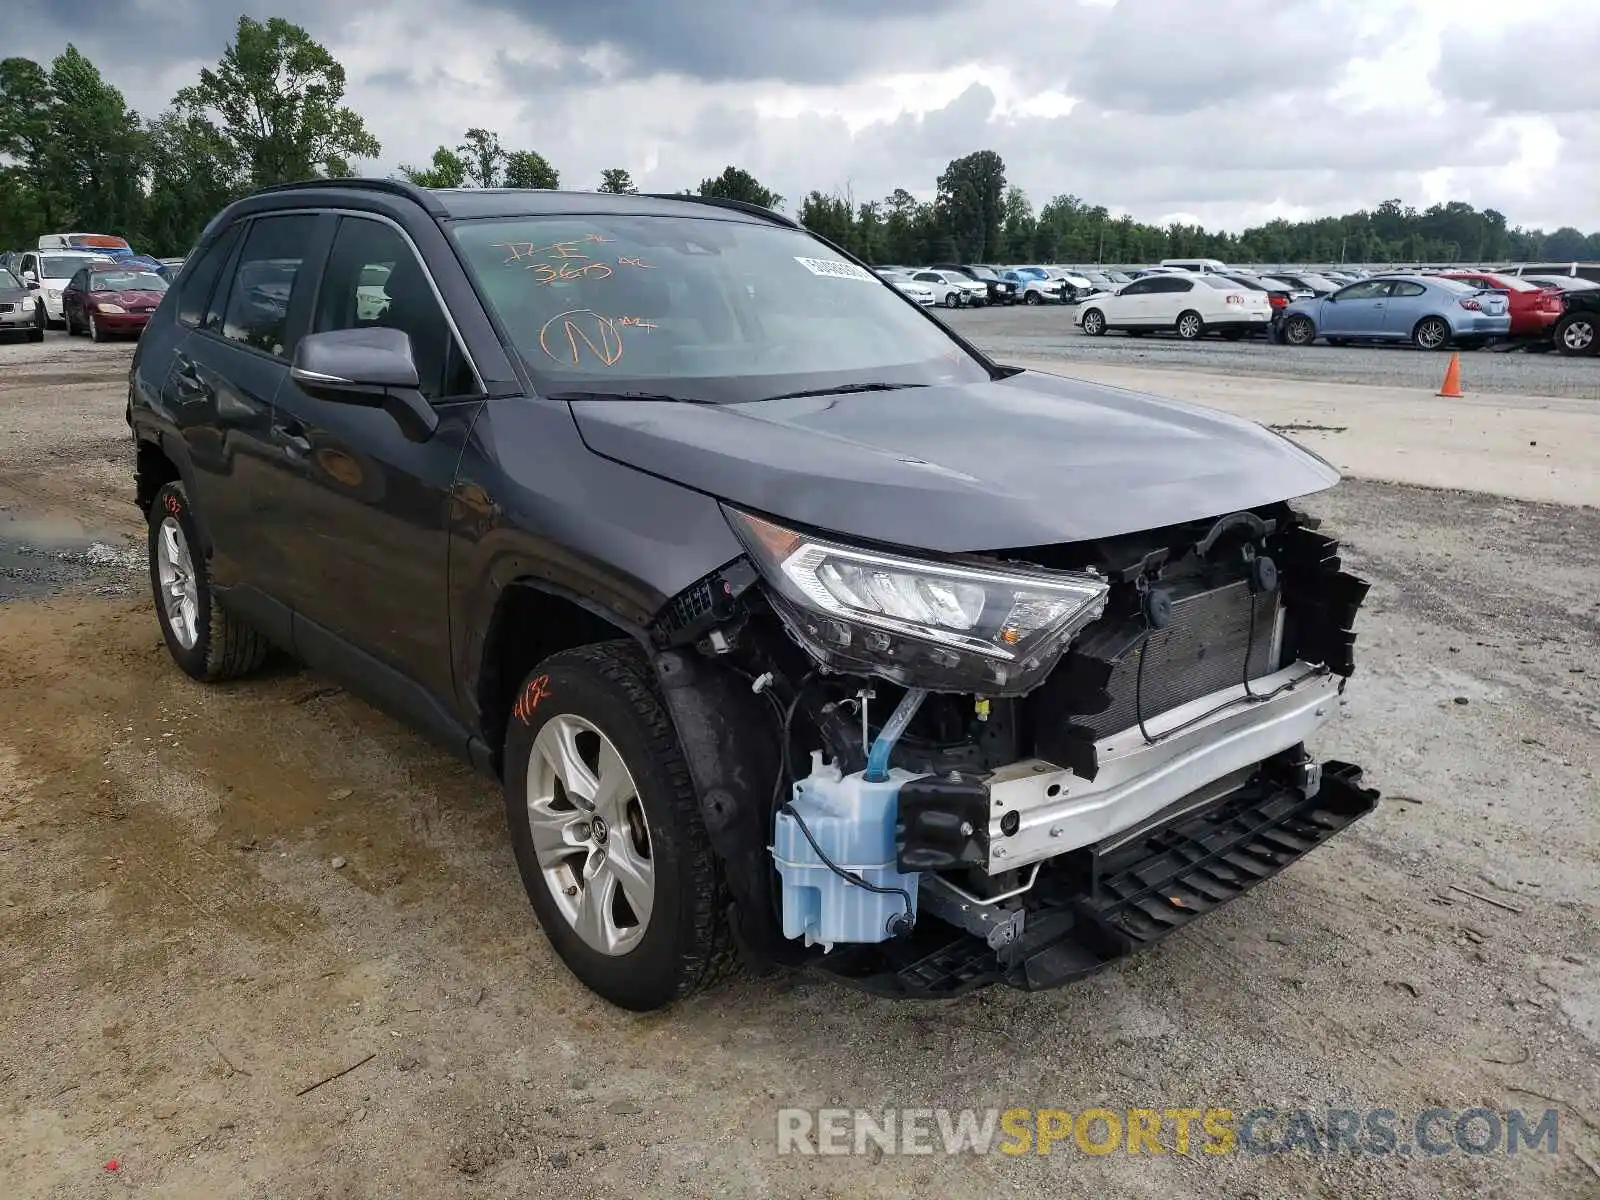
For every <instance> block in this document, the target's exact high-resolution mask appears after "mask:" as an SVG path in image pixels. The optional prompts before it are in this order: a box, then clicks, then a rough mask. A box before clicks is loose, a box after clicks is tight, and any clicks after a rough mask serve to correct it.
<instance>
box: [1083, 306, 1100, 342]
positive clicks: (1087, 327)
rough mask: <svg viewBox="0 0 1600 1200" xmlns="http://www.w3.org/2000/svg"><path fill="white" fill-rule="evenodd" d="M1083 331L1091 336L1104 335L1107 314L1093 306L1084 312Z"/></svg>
mask: <svg viewBox="0 0 1600 1200" xmlns="http://www.w3.org/2000/svg"><path fill="white" fill-rule="evenodd" d="M1080 324H1081V325H1082V327H1083V331H1084V332H1085V333H1086V334H1088V335H1089V336H1090V337H1104V336H1105V332H1106V315H1105V313H1103V312H1101V311H1100V310H1099V309H1098V308H1091V309H1089V310H1088V311H1086V312H1085V313H1084V314H1083V320H1082V321H1081V322H1080Z"/></svg>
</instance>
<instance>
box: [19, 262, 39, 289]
mask: <svg viewBox="0 0 1600 1200" xmlns="http://www.w3.org/2000/svg"><path fill="white" fill-rule="evenodd" d="M22 278H23V279H24V280H25V281H26V282H27V284H28V286H29V287H35V288H36V287H38V286H39V273H38V272H37V271H35V270H33V269H32V268H31V267H30V268H29V269H28V270H26V271H24V272H23V273H22Z"/></svg>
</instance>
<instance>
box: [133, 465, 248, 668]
mask: <svg viewBox="0 0 1600 1200" xmlns="http://www.w3.org/2000/svg"><path fill="white" fill-rule="evenodd" d="M148 521H149V526H150V533H149V538H148V545H149V553H150V590H151V591H152V592H153V593H154V594H155V601H156V619H157V620H158V621H160V623H161V634H162V636H163V637H164V638H165V639H166V642H167V650H168V651H169V652H170V653H171V655H172V661H173V662H175V663H177V664H178V666H179V667H181V668H182V669H183V671H184V673H185V674H187V675H190V676H192V677H193V678H195V679H198V680H201V681H202V682H204V683H214V682H216V681H218V680H222V679H232V678H234V677H235V676H239V675H243V674H245V673H246V672H248V671H252V670H254V669H255V668H256V667H258V666H260V665H261V663H262V661H263V660H264V659H265V658H266V657H267V643H266V640H265V639H263V638H262V637H261V635H260V634H258V633H257V632H256V631H255V630H253V629H251V628H250V627H249V626H248V625H246V624H245V623H244V622H243V621H241V620H240V619H239V618H238V617H236V616H234V615H233V614H232V613H230V612H228V611H227V610H226V609H225V608H223V607H222V606H221V605H220V604H218V603H217V599H216V597H215V596H214V595H213V594H212V591H211V571H210V565H209V564H208V563H207V562H206V559H205V555H204V554H203V553H202V552H201V551H200V549H199V546H200V539H199V536H198V532H197V530H196V527H195V523H194V517H193V515H192V514H191V513H190V511H189V496H188V493H187V492H186V491H184V487H183V484H181V483H169V484H167V485H165V486H164V487H163V488H162V489H161V490H160V491H159V492H157V493H156V497H155V500H154V502H153V503H152V504H151V505H150V512H149V515H148Z"/></svg>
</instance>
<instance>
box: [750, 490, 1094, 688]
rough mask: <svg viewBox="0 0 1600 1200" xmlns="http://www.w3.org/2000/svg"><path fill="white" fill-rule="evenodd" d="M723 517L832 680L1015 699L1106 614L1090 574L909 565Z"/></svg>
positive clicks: (767, 524)
mask: <svg viewBox="0 0 1600 1200" xmlns="http://www.w3.org/2000/svg"><path fill="white" fill-rule="evenodd" d="M723 511H724V512H725V513H726V514H727V517H728V522H729V524H730V525H731V526H732V527H733V531H734V533H735V534H736V535H737V536H738V538H739V540H740V541H741V542H743V543H744V546H745V548H746V549H747V550H748V551H749V552H750V557H751V559H752V560H753V561H754V562H755V564H756V566H757V568H758V569H759V570H760V571H761V574H762V575H763V577H764V578H765V579H766V580H767V582H768V583H769V584H770V585H771V593H770V594H771V597H772V604H773V608H774V609H775V610H776V611H777V613H778V615H779V616H780V617H781V618H782V619H783V622H784V624H785V625H786V626H788V628H789V631H790V632H791V633H792V634H793V635H794V637H795V638H796V640H798V641H799V642H800V644H801V645H802V646H804V647H805V648H806V649H807V650H808V651H810V653H811V655H812V656H813V657H814V658H816V660H817V661H818V662H819V663H821V664H822V665H823V666H825V667H827V668H829V669H830V670H835V671H842V672H845V673H856V674H871V675H879V676H883V677H884V678H887V679H890V680H892V681H894V682H896V683H900V684H905V685H912V684H914V685H916V686H918V687H926V688H930V689H932V690H935V691H947V692H971V693H975V694H979V695H984V696H1008V695H1011V696H1015V695H1021V694H1023V693H1025V692H1029V691H1032V690H1033V688H1035V687H1037V686H1038V685H1039V684H1040V683H1041V682H1043V680H1044V677H1045V676H1046V675H1048V674H1049V673H1050V670H1051V668H1053V667H1054V666H1055V664H1056V662H1057V661H1058V660H1059V659H1060V657H1061V654H1062V652H1063V651H1064V650H1065V649H1066V647H1067V644H1068V643H1069V642H1070V641H1071V640H1072V638H1073V637H1074V636H1076V634H1077V633H1078V632H1079V631H1080V630H1082V629H1083V627H1084V626H1085V625H1087V624H1089V623H1090V622H1091V621H1093V620H1095V619H1096V618H1097V617H1099V616H1100V614H1101V613H1102V612H1104V611H1105V605H1106V592H1107V584H1106V581H1105V580H1104V579H1102V578H1101V577H1099V576H1097V575H1091V574H1079V573H1076V572H1070V571H1045V570H1041V569H1039V568H1034V567H1012V566H1010V565H1004V564H995V565H989V564H985V563H977V562H960V561H948V562H937V561H925V560H922V559H916V558H907V557H903V556H901V555H898V554H891V553H887V552H884V551H879V550H869V549H866V548H864V547H859V546H850V545H846V544H844V543H841V542H835V541H832V540H831V539H827V538H820V537H815V536H813V535H811V534H808V533H800V532H798V531H796V530H793V529H786V528H784V527H783V526H781V525H777V524H774V523H773V522H771V521H767V520H764V519H763V518H761V517H755V516H752V515H750V514H749V513H744V512H739V511H737V510H735V509H731V508H724V510H723Z"/></svg>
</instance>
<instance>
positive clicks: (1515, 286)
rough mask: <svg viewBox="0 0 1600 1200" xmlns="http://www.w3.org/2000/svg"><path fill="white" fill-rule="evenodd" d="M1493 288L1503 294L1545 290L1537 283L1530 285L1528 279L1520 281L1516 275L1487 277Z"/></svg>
mask: <svg viewBox="0 0 1600 1200" xmlns="http://www.w3.org/2000/svg"><path fill="white" fill-rule="evenodd" d="M1484 278H1485V279H1487V280H1488V281H1489V285H1490V286H1491V287H1494V288H1497V289H1499V290H1500V291H1502V292H1539V291H1543V290H1544V289H1543V288H1541V287H1540V286H1539V285H1538V284H1536V283H1529V282H1528V281H1527V280H1526V279H1518V278H1517V277H1516V276H1515V275H1486V276H1484Z"/></svg>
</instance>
